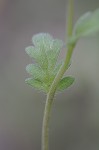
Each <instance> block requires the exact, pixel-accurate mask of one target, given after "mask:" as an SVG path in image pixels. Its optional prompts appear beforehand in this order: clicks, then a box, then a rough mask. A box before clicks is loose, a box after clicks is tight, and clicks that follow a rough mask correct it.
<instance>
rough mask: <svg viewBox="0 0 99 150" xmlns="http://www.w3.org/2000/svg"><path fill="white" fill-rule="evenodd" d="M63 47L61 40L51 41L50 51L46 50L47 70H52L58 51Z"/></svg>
mask: <svg viewBox="0 0 99 150" xmlns="http://www.w3.org/2000/svg"><path fill="white" fill-rule="evenodd" d="M62 47H63V42H62V41H61V40H57V39H56V40H53V42H52V44H51V45H50V49H48V50H47V52H46V54H47V58H48V67H49V68H48V69H49V70H50V69H54V67H55V65H56V62H57V59H58V56H59V54H60V51H61V49H62Z"/></svg>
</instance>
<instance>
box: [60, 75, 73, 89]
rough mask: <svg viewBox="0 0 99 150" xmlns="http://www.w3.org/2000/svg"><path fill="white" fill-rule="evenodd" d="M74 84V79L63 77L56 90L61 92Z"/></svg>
mask: <svg viewBox="0 0 99 150" xmlns="http://www.w3.org/2000/svg"><path fill="white" fill-rule="evenodd" d="M73 82H74V78H73V77H64V78H63V79H61V80H60V82H59V84H58V87H57V90H58V91H63V90H65V89H66V88H68V87H69V86H71V85H72V84H73Z"/></svg>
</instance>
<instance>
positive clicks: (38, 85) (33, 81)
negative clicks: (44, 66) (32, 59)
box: [25, 78, 44, 90]
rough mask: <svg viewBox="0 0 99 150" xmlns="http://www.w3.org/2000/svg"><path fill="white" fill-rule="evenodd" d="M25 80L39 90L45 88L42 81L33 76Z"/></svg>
mask: <svg viewBox="0 0 99 150" xmlns="http://www.w3.org/2000/svg"><path fill="white" fill-rule="evenodd" d="M25 82H26V83H27V84H28V85H30V86H32V87H33V88H36V89H39V90H44V88H43V86H42V82H41V81H39V80H37V79H33V78H27V79H26V80H25Z"/></svg>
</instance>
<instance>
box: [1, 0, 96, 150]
mask: <svg viewBox="0 0 99 150" xmlns="http://www.w3.org/2000/svg"><path fill="white" fill-rule="evenodd" d="M67 7H68V5H67V0H40V1H39V0H28V1H27V0H14V1H13V0H0V150H40V149H41V128H42V118H43V111H44V105H45V99H46V95H44V94H43V93H41V92H38V91H36V90H34V89H32V88H31V87H29V86H28V85H26V84H25V79H26V78H27V77H29V76H28V74H27V73H26V71H25V67H26V65H27V64H29V63H32V60H31V58H30V57H29V56H28V55H27V54H26V53H25V47H27V46H30V45H32V40H31V38H32V36H33V35H34V34H36V33H39V32H48V33H50V34H52V35H53V37H54V38H59V39H62V40H63V41H65V28H66V25H65V22H66V8H67ZM98 7H99V0H83V1H82V0H75V18H74V22H75V21H76V20H77V19H78V18H79V17H80V16H81V15H82V14H83V13H85V12H86V11H89V10H94V9H96V8H98ZM64 53H65V51H64V50H62V53H61V57H64ZM67 74H69V75H72V76H74V77H75V83H74V84H73V86H71V87H70V88H68V89H67V90H66V91H64V92H63V93H61V94H58V95H57V96H56V97H55V100H54V105H53V109H52V117H51V120H50V150H93V149H94V150H98V149H99V34H98V35H97V36H94V37H91V38H86V39H81V40H80V41H79V43H78V44H77V46H76V49H75V51H74V54H73V58H72V65H71V67H70V69H69V70H68V72H67Z"/></svg>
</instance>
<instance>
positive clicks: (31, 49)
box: [25, 46, 40, 60]
mask: <svg viewBox="0 0 99 150" xmlns="http://www.w3.org/2000/svg"><path fill="white" fill-rule="evenodd" d="M25 51H26V53H27V54H28V55H29V56H30V57H32V58H34V59H35V60H39V58H40V54H39V50H38V49H37V48H35V47H33V46H29V47H26V49H25Z"/></svg>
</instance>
